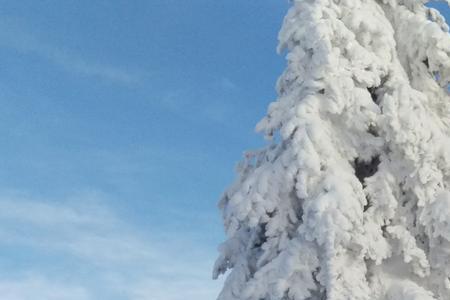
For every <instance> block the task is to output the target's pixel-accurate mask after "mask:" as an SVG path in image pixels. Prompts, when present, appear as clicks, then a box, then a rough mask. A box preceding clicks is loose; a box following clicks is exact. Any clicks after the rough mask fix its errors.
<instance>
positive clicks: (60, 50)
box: [0, 17, 140, 84]
mask: <svg viewBox="0 0 450 300" xmlns="http://www.w3.org/2000/svg"><path fill="white" fill-rule="evenodd" d="M0 47H5V48H10V49H14V50H16V51H18V52H20V53H23V54H30V55H36V56H39V57H41V58H43V59H46V60H47V61H49V62H51V63H53V64H54V65H57V66H59V67H61V68H63V69H65V70H66V71H68V72H71V73H76V74H80V75H84V76H90V77H97V78H101V79H104V80H108V81H112V82H117V83H122V84H132V83H136V82H139V80H140V75H139V74H138V72H136V71H133V72H132V71H130V70H127V69H126V68H123V67H122V68H121V67H117V66H113V65H109V64H104V63H99V62H96V61H90V60H86V59H84V58H82V57H81V56H79V55H77V54H76V53H74V52H73V51H71V50H70V49H68V48H66V47H64V46H60V45H54V44H52V43H50V42H47V41H45V40H44V39H41V38H38V37H37V35H36V34H32V33H31V31H29V30H27V29H24V26H20V25H19V24H18V23H17V22H16V21H15V20H12V19H10V18H4V17H3V18H2V19H1V20H0Z"/></svg>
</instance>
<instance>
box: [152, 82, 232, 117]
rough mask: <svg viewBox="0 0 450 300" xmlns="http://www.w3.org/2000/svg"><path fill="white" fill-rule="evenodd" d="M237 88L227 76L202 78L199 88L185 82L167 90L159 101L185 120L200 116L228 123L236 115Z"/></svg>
mask: <svg viewBox="0 0 450 300" xmlns="http://www.w3.org/2000/svg"><path fill="white" fill-rule="evenodd" d="M238 91H239V87H238V85H237V84H236V83H234V82H233V81H232V80H231V79H229V78H227V77H221V78H216V79H215V80H211V82H209V81H207V80H206V81H205V84H204V85H202V86H201V87H196V86H192V85H187V86H183V87H177V88H174V89H170V90H168V91H167V92H166V93H165V94H164V95H163V96H162V97H161V99H160V104H161V105H162V106H163V107H164V108H165V109H167V110H169V111H171V112H172V113H175V114H177V115H178V116H180V117H182V118H186V119H192V120H194V119H198V118H199V117H200V118H203V119H206V120H207V121H209V122H215V123H219V124H221V125H224V124H227V123H229V122H230V120H231V119H233V118H234V117H235V116H236V113H237V112H236V111H235V109H236V108H237V105H236V100H237V98H236V95H237V93H236V92H238Z"/></svg>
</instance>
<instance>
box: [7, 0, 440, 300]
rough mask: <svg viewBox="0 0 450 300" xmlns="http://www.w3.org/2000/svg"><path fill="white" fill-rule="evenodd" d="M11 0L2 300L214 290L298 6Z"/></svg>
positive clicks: (159, 299) (264, 1) (170, 299)
mask: <svg viewBox="0 0 450 300" xmlns="http://www.w3.org/2000/svg"><path fill="white" fill-rule="evenodd" d="M438 5H439V4H438ZM1 6H2V9H1V11H0V56H1V57H2V65H1V67H0V105H1V109H0V142H1V145H2V147H0V244H1V245H0V295H2V299H5V300H28V299H30V300H72V299H73V300H91V299H111V300H115V299H121V300H122V299H123V300H181V299H183V300H186V299H187V300H190V299H192V300H206V299H208V300H210V299H214V297H215V296H216V294H217V292H218V290H219V287H220V281H219V282H213V281H211V280H210V278H211V268H212V264H213V261H214V258H215V256H216V248H217V244H218V243H220V242H221V241H222V240H223V233H222V227H221V222H220V217H219V213H218V211H217V208H216V203H217V200H218V198H219V196H220V194H221V193H222V191H223V190H224V188H225V187H226V186H227V185H228V184H229V183H231V181H232V180H233V177H234V174H233V166H234V165H235V164H236V162H237V161H238V160H239V159H240V157H241V156H242V153H243V151H244V150H245V149H252V148H256V147H259V146H260V145H262V144H263V139H262V138H261V137H260V136H258V135H256V134H255V133H254V129H253V128H254V125H255V124H256V122H257V121H258V120H259V119H260V118H261V117H262V116H263V115H264V113H265V111H266V107H267V105H268V103H269V102H271V101H272V100H274V99H275V97H276V95H275V91H274V85H275V81H276V79H277V77H278V76H279V74H280V73H281V72H282V69H283V66H284V61H283V58H282V57H279V56H278V55H277V54H276V53H275V47H276V36H277V32H278V30H279V27H280V24H281V21H282V18H283V15H284V14H285V11H286V9H287V7H288V5H287V2H286V1H279V0H251V1H250V0H248V1H243V0H227V1H207V0H189V1H181V0H151V1H143V0H142V1H125V0H123V1H119V0H117V1H82V0H79V1H70V0H67V1H56V0H53V1H49V0H42V1H32V0H29V1H12V0H11V1H1ZM439 7H440V8H441V9H442V10H443V11H445V13H446V14H447V16H448V15H449V10H448V8H447V7H446V6H444V5H440V6H439Z"/></svg>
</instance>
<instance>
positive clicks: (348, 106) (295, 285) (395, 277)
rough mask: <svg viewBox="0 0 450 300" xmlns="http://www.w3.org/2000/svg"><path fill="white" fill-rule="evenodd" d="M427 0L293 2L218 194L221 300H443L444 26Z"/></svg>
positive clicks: (447, 68)
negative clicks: (278, 72)
mask: <svg viewBox="0 0 450 300" xmlns="http://www.w3.org/2000/svg"><path fill="white" fill-rule="evenodd" d="M426 2H427V1H426V0H296V1H292V7H291V8H290V10H289V12H288V14H287V16H286V17H285V20H284V24H283V27H282V29H281V32H280V34H279V41H280V44H279V50H280V51H282V50H285V49H286V50H287V51H288V52H287V53H288V54H287V68H286V71H285V72H284V73H283V75H282V76H281V77H280V79H279V81H278V84H277V90H278V94H279V98H278V100H277V101H276V102H274V103H272V104H271V105H270V107H269V109H268V114H267V116H266V117H265V118H264V119H263V120H262V121H261V122H260V123H259V124H258V125H257V130H259V131H260V132H263V133H264V134H265V135H266V137H267V138H268V139H269V140H271V143H269V144H270V145H269V146H268V147H267V148H265V149H263V150H261V151H256V152H252V153H248V154H247V155H246V158H245V160H244V161H243V162H242V163H241V164H240V165H239V168H238V169H239V176H238V179H237V180H236V182H235V183H234V184H233V185H232V186H231V187H230V188H229V189H228V190H227V191H226V192H225V193H224V196H223V198H222V200H221V201H220V207H221V209H222V212H223V219H224V224H225V229H226V233H227V236H228V238H227V240H226V241H225V242H224V243H223V244H222V245H221V246H220V252H221V255H220V257H219V259H218V260H217V262H216V266H215V271H214V276H215V277H216V278H217V277H218V276H219V275H220V274H222V273H225V272H226V271H227V269H231V271H230V273H229V275H228V277H227V279H226V281H225V284H224V288H223V290H222V292H221V294H220V296H219V299H220V300H261V299H263V300H307V299H309V300H319V299H320V300H323V299H327V300H388V299H389V300H431V299H439V300H448V299H450V97H449V94H448V84H449V82H450V35H449V33H448V31H449V28H448V26H447V25H446V23H445V20H444V18H443V17H442V16H441V15H440V14H439V12H438V11H436V10H434V9H431V8H428V7H426V6H425V4H426Z"/></svg>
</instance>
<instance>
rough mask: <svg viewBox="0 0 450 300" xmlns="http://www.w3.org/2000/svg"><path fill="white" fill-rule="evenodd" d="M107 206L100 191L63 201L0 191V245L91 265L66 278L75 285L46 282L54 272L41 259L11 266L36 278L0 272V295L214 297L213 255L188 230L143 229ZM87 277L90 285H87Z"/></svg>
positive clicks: (62, 299)
mask: <svg viewBox="0 0 450 300" xmlns="http://www.w3.org/2000/svg"><path fill="white" fill-rule="evenodd" d="M107 203H108V202H107V196H105V195H102V194H98V193H85V194H80V195H78V196H77V197H71V198H69V199H63V200H60V201H48V200H42V199H36V198H34V197H30V196H27V195H23V194H22V195H17V194H11V193H4V192H3V193H0V228H1V230H0V245H3V246H8V247H15V248H19V249H21V251H25V252H27V253H29V254H30V255H37V256H38V257H39V252H42V251H44V252H45V253H47V254H49V255H50V256H51V257H55V259H54V261H53V262H52V264H55V265H58V264H59V263H64V260H69V261H72V264H74V263H73V261H75V262H76V263H75V265H73V266H74V267H75V269H86V268H88V269H91V270H92V271H91V272H89V275H88V276H89V278H78V277H77V276H78V275H77V274H76V273H74V274H72V275H70V277H71V278H72V279H73V280H74V284H75V287H74V286H64V285H60V284H59V285H58V282H53V280H51V279H48V278H55V276H58V274H54V273H53V274H52V275H51V276H50V275H49V274H47V271H48V270H46V269H45V268H43V267H42V264H39V263H38V262H35V263H36V265H33V264H31V265H29V266H28V267H27V268H26V269H24V268H23V267H22V269H20V268H19V269H18V270H16V271H17V272H18V274H22V273H26V274H28V273H31V274H33V276H25V277H23V276H22V277H20V276H19V279H17V277H18V276H17V275H14V274H9V273H2V272H1V271H0V295H2V296H3V295H5V294H6V295H11V297H9V298H8V297H7V298H5V299H8V300H28V299H30V300H31V299H33V300H40V299H46V300H52V299H55V300H56V299H58V300H72V299H77V300H85V299H91V298H90V297H93V298H95V299H97V298H99V297H102V296H104V295H120V297H119V296H118V299H126V300H147V299H148V300H181V299H183V300H184V299H195V300H206V299H208V300H210V299H214V298H215V296H216V295H217V292H218V284H219V283H214V282H211V280H210V268H211V265H212V262H213V261H212V257H211V253H207V252H206V251H205V250H204V249H202V245H199V244H196V242H197V241H195V238H194V240H191V239H190V236H189V235H190V233H189V232H188V231H186V232H180V233H170V232H167V231H164V230H163V229H161V228H153V229H152V231H151V232H148V233H145V232H142V230H140V229H138V228H136V227H135V225H133V224H130V223H128V222H125V221H124V219H122V218H120V217H119V216H118V215H117V214H116V213H115V212H114V211H113V210H112V209H111V207H109V206H108V205H107ZM0 253H1V250H0ZM58 257H59V258H58ZM11 259H14V258H13V257H12V258H10V259H9V260H11ZM58 259H62V260H63V261H58ZM38 265H39V266H40V267H38ZM72 271H74V270H64V271H63V272H64V273H65V274H61V275H64V276H67V275H68V273H69V274H70V272H72ZM9 275H11V276H12V275H14V277H11V278H9V277H8V276H9ZM77 280H78V281H77ZM86 280H88V281H89V282H91V283H94V284H90V285H87V284H86ZM51 287H53V289H52V288H51ZM34 290H37V291H40V292H39V293H37V295H38V296H37V297H30V295H32V293H33V291H34ZM8 293H9V294H8ZM40 295H42V296H40ZM70 295H77V297H73V298H70V297H71V296H70ZM39 297H41V298H39ZM52 297H53V298H52ZM114 299H115V298H114Z"/></svg>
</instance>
